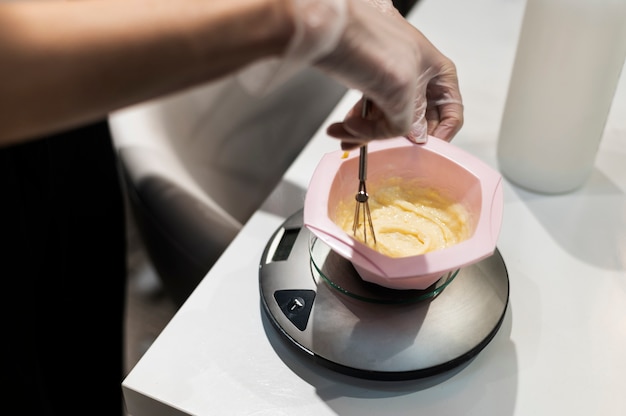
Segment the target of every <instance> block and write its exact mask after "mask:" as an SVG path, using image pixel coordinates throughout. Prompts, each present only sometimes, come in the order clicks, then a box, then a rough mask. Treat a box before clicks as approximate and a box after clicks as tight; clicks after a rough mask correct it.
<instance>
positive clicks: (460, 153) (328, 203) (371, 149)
mask: <svg viewBox="0 0 626 416" xmlns="http://www.w3.org/2000/svg"><path fill="white" fill-rule="evenodd" d="M358 163H359V150H358V149H357V150H353V151H351V152H349V153H348V155H347V156H346V154H345V152H343V151H335V152H331V153H327V154H326V155H324V156H323V157H322V159H321V161H320V162H319V164H318V166H317V167H316V169H315V171H314V173H313V176H312V177H311V181H310V183H309V187H308V189H307V192H306V197H305V201H304V213H303V219H304V226H305V227H307V229H309V230H310V231H311V232H312V233H313V234H314V235H315V236H316V237H317V238H319V239H320V240H322V241H323V242H324V243H325V244H327V245H328V246H329V247H330V249H331V250H333V251H334V252H336V253H337V254H339V255H340V256H342V257H344V258H345V259H347V260H348V261H350V262H351V263H352V265H353V266H354V268H355V269H356V271H357V273H358V274H359V275H360V277H361V278H362V279H363V280H365V281H368V282H371V283H375V284H378V285H380V286H384V287H387V288H392V289H418V290H423V289H427V288H428V287H430V286H431V285H433V284H434V283H435V282H437V280H439V279H440V278H441V277H442V276H443V275H445V274H446V273H448V272H452V271H454V270H457V269H460V268H461V267H464V266H468V265H470V264H473V263H476V262H478V261H480V260H482V259H484V258H487V257H489V256H491V255H492V254H493V253H494V251H495V248H496V241H497V239H498V235H499V233H500V226H501V223H502V209H503V195H502V176H501V175H500V173H499V172H497V171H496V170H494V169H492V168H491V167H490V166H488V165H487V164H485V163H484V162H483V161H481V160H480V159H478V158H476V157H475V156H473V155H471V154H469V153H467V152H466V151H464V150H462V149H460V148H458V147H457V146H455V145H453V144H451V143H448V142H446V141H443V140H440V139H437V138H435V137H429V139H428V141H427V143H425V144H421V145H416V144H414V143H412V142H409V141H408V140H407V139H405V138H402V137H398V138H394V139H388V140H378V141H373V142H371V143H370V144H369V145H368V165H367V167H368V170H367V183H368V186H370V184H373V183H376V182H377V181H382V180H384V179H385V178H388V177H390V176H393V177H396V178H398V177H399V178H401V179H403V178H406V179H407V182H412V183H414V182H415V180H419V181H420V183H421V184H423V185H424V186H428V187H431V188H433V189H435V190H438V191H440V192H441V193H442V194H445V195H446V196H447V197H448V198H450V199H451V200H452V201H455V202H459V203H461V204H462V205H463V206H464V207H465V208H466V210H467V211H468V213H469V218H468V223H469V224H468V226H469V230H470V236H469V237H468V238H467V239H465V240H463V241H461V242H459V243H456V244H454V245H451V246H449V247H446V248H443V249H438V250H434V251H430V252H427V253H424V254H420V255H413V256H408V257H389V256H387V255H384V254H382V253H379V252H378V251H376V250H374V249H373V248H370V247H368V246H367V245H365V244H363V243H362V242H361V241H359V240H357V239H356V238H355V237H353V236H352V234H350V233H347V232H345V231H344V230H343V229H341V228H340V227H339V226H338V225H337V224H336V223H335V218H336V213H337V209H338V207H339V205H340V203H342V201H343V203H345V201H348V200H352V201H354V195H355V194H356V192H357V190H358V183H359V182H358ZM370 189H371V188H370ZM353 203H355V202H353Z"/></svg>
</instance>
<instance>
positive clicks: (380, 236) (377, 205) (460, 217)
mask: <svg viewBox="0 0 626 416" xmlns="http://www.w3.org/2000/svg"><path fill="white" fill-rule="evenodd" d="M368 185H369V184H368ZM370 189H371V190H369V192H368V193H369V201H368V202H369V206H370V211H371V214H372V222H373V223H374V232H375V233H376V245H374V243H373V241H372V239H371V238H369V237H368V239H367V244H368V245H369V246H370V247H372V248H374V249H375V250H376V251H378V252H380V253H382V254H385V255H387V256H390V257H407V256H414V255H418V254H424V253H427V252H429V251H433V250H438V249H441V248H445V247H449V246H451V245H453V244H456V243H459V242H461V241H463V240H465V239H467V238H468V237H469V234H470V230H469V226H468V224H469V213H468V211H467V209H466V208H465V207H464V206H463V205H462V204H460V203H456V202H454V201H451V200H450V199H447V198H446V197H444V196H443V195H441V194H440V193H439V192H437V191H436V190H434V189H430V188H424V187H423V186H419V185H418V184H407V182H406V180H401V179H399V178H393V179H389V180H387V181H386V182H385V183H384V184H379V185H378V186H374V187H371V188H370ZM355 204H356V201H355V200H354V198H348V199H346V200H345V201H343V202H342V203H340V204H339V206H338V208H337V212H336V214H337V215H336V220H335V223H336V224H337V225H339V226H340V227H341V228H342V229H343V230H344V231H346V232H347V233H349V234H350V235H352V234H353V233H352V224H353V220H354V208H355ZM361 221H362V218H361ZM355 237H356V238H357V239H359V240H360V241H361V242H362V241H363V224H362V223H360V224H359V226H358V229H357V234H356V236H355Z"/></svg>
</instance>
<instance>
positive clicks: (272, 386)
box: [123, 0, 626, 416]
mask: <svg viewBox="0 0 626 416" xmlns="http://www.w3.org/2000/svg"><path fill="white" fill-rule="evenodd" d="M524 3H525V2H524V1H523V0H472V1H466V0H420V2H419V3H418V5H417V7H416V8H415V9H414V10H413V12H412V13H411V15H410V20H411V22H413V23H414V24H415V25H416V26H417V27H419V28H420V29H421V30H422V31H423V32H424V33H425V34H426V36H428V37H429V38H430V39H431V40H432V41H433V43H434V44H435V45H437V46H438V47H439V48H440V49H441V50H442V52H444V53H445V54H446V55H448V56H450V57H451V58H452V59H453V60H454V61H455V63H456V64H457V67H458V72H459V77H460V83H461V88H462V92H463V97H464V101H465V106H466V112H465V117H466V123H465V126H464V127H463V129H462V131H461V132H460V133H459V135H458V136H457V137H456V138H455V139H454V143H455V144H456V145H458V146H459V147H461V148H463V149H465V150H467V151H469V152H471V153H473V154H474V155H476V156H477V157H479V158H481V159H483V160H484V161H485V162H487V163H488V164H490V165H492V166H494V167H495V166H496V162H495V147H496V146H495V144H496V140H497V134H498V129H499V122H500V118H501V113H502V109H503V106H504V100H505V96H506V89H507V83H508V79H509V74H510V70H511V67H512V63H513V58H514V54H515V46H516V41H517V35H518V31H519V27H520V23H521V18H522V13H523V7H524ZM357 98H358V94H357V93H356V92H354V91H350V92H348V94H347V95H346V97H345V98H344V99H343V100H342V101H341V102H340V103H339V104H338V105H337V107H336V108H335V110H334V111H333V112H332V114H331V115H330V116H329V118H328V120H327V122H326V123H325V125H326V124H327V123H330V122H331V121H335V120H339V119H341V118H342V117H343V115H344V114H345V112H346V111H347V109H348V108H349V107H350V106H351V105H352V103H354V102H355V100H356V99H357ZM325 125H324V126H322V127H321V128H320V130H319V131H318V133H317V134H316V135H315V136H314V137H313V138H312V140H311V142H310V144H309V145H308V146H307V147H306V148H305V150H304V151H303V152H302V154H301V155H300V156H299V157H298V159H297V160H296V161H295V162H294V164H293V165H292V166H291V168H290V169H289V170H288V171H287V172H286V174H285V176H284V178H283V180H282V182H281V183H280V184H279V186H278V187H277V189H276V191H275V192H274V193H273V194H272V196H271V197H270V198H269V200H268V201H267V203H266V204H265V205H264V207H263V208H262V209H261V210H259V211H258V212H257V213H255V214H254V216H253V217H252V218H251V219H250V221H249V222H248V223H247V224H246V226H245V227H244V229H243V230H242V232H241V233H240V234H239V235H238V237H237V238H236V239H235V240H234V241H233V243H232V244H231V245H230V247H229V248H228V249H227V250H226V252H225V253H224V254H223V256H222V257H221V258H220V260H219V261H218V262H217V264H216V265H215V266H214V267H213V269H212V270H211V271H210V272H209V273H208V274H207V276H206V277H205V279H204V280H203V281H202V282H201V283H200V285H199V286H198V288H197V289H196V291H195V292H194V293H193V294H192V295H191V297H190V298H189V299H188V301H187V302H186V303H185V304H184V305H183V306H182V307H181V309H180V310H179V312H178V313H177V314H176V315H175V316H174V318H173V319H172V320H171V322H170V323H169V324H168V325H167V327H166V328H165V329H164V331H163V332H162V333H161V334H160V336H159V337H158V338H157V339H156V341H155V342H154V343H153V344H152V346H151V348H150V349H149V350H148V351H147V352H146V353H145V355H144V356H143V357H142V359H141V360H140V361H139V363H138V364H137V365H136V366H135V367H134V368H133V370H132V371H131V372H130V374H129V375H128V376H127V378H126V379H125V380H124V382H123V389H124V394H125V398H126V402H127V405H128V410H129V411H130V413H131V414H132V415H133V416H144V415H146V416H147V415H150V416H155V415H157V416H158V415H166V414H167V415H183V414H190V415H272V416H280V415H298V416H304V415H315V416H321V415H362V414H367V415H383V414H384V415H387V414H393V415H404V414H407V415H408V414H420V415H480V416H484V415H498V416H504V415H519V416H528V415H535V416H537V415H550V416H552V415H568V416H574V415H581V416H588V415H602V416H609V415H615V416H623V415H626V394H625V392H626V272H625V270H626V196H625V192H626V76H622V79H621V82H620V85H619V88H618V91H617V93H616V97H615V101H614V104H613V108H612V111H611V114H610V116H609V120H608V123H607V127H606V131H605V135H604V138H603V141H602V145H601V148H600V151H599V154H598V157H597V163H596V169H595V170H594V172H593V175H592V177H591V178H590V180H589V181H588V183H587V184H586V185H585V186H584V187H583V188H582V189H580V190H578V191H576V192H574V193H571V194H567V195H561V196H545V195H538V194H533V193H529V192H525V191H523V190H520V189H519V188H515V187H513V186H512V185H510V184H509V183H508V182H506V183H505V187H504V198H505V209H504V220H503V226H502V231H501V234H500V238H499V241H498V248H499V250H500V252H501V254H502V256H503V258H504V261H505V263H506V266H507V269H508V272H509V279H510V299H509V307H508V309H507V312H506V314H505V318H504V322H503V324H502V327H501V328H500V330H499V331H498V333H497V334H496V336H495V338H494V339H493V340H492V341H491V343H490V344H489V345H487V347H486V348H485V349H484V350H483V351H482V352H481V353H480V354H478V356H477V357H476V358H475V359H474V360H473V361H471V362H470V363H469V365H467V366H466V367H464V368H462V369H461V370H460V371H458V372H456V373H454V374H452V375H446V376H441V377H435V378H431V379H423V380H415V381H393V382H382V381H368V380H363V379H358V378H353V377H349V376H346V375H342V374H339V373H335V372H333V371H331V370H328V369H325V368H322V367H319V366H317V365H316V364H315V363H313V362H312V360H311V361H310V360H307V359H306V358H304V357H302V356H301V355H296V354H295V353H294V352H293V351H292V350H291V349H288V348H286V346H285V343H284V342H282V338H280V335H279V334H278V333H277V332H276V331H275V330H274V328H273V327H272V325H271V324H270V322H269V320H268V319H267V318H266V316H265V314H264V311H263V308H262V306H261V303H260V295H259V286H258V279H259V262H260V259H261V255H262V252H263V250H264V248H265V246H266V244H267V242H268V240H269V239H270V237H271V236H272V234H273V233H274V231H275V230H276V229H277V228H278V227H279V226H280V225H281V223H282V222H283V221H284V220H285V219H286V218H287V217H289V216H290V215H291V214H293V213H294V212H296V211H297V210H299V209H300V208H302V201H303V197H304V193H305V189H306V187H307V184H308V181H309V178H310V176H311V174H312V172H313V170H314V168H315V166H316V164H317V162H318V160H319V159H320V157H321V156H322V154H323V153H325V152H328V151H333V150H336V149H337V148H338V143H337V142H336V141H334V140H332V139H330V138H328V137H326V136H325V134H324V129H325Z"/></svg>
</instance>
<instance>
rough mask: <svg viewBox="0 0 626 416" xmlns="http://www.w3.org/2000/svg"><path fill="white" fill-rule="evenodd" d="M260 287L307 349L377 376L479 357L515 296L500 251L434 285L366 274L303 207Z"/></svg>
mask: <svg viewBox="0 0 626 416" xmlns="http://www.w3.org/2000/svg"><path fill="white" fill-rule="evenodd" d="M259 286H260V292H261V298H262V303H263V307H264V310H265V312H266V313H267V315H268V316H269V318H270V320H271V322H272V323H273V324H274V326H275V327H276V329H277V330H278V331H279V333H280V334H281V335H282V336H284V337H285V338H286V339H287V340H288V341H289V342H291V343H293V344H295V345H296V346H297V347H299V349H300V350H301V351H303V352H304V353H305V354H304V356H305V357H309V358H312V359H314V360H316V361H317V362H319V364H321V365H323V366H326V367H329V368H331V369H333V370H335V371H338V372H341V373H344V374H348V375H352V376H355V377H361V378H367V379H376V380H407V379H417V378H423V377H429V376H432V375H436V374H439V373H443V372H446V371H449V370H452V369H453V368H456V367H457V366H459V365H461V364H463V363H465V362H467V361H468V360H470V359H472V358H473V357H475V356H476V355H477V354H478V353H479V352H480V351H481V350H482V349H483V348H484V347H485V346H486V345H487V344H488V343H489V342H490V341H491V339H492V338H493V337H494V336H495V334H496V333H497V331H498V329H499V328H500V325H501V324H502V320H503V318H504V314H505V312H506V308H507V305H508V298H509V279H508V273H507V271H506V266H505V264H504V261H503V259H502V256H501V255H500V253H499V251H497V250H496V252H495V253H494V255H492V256H491V257H489V258H487V259H484V260H482V261H480V262H478V263H475V264H473V265H471V266H467V267H464V268H462V269H459V270H457V271H455V272H452V273H449V274H447V275H444V276H442V278H441V279H439V281H438V282H436V283H435V284H434V285H432V286H431V287H429V288H427V289H425V290H396V289H389V288H385V287H381V286H378V285H375V284H372V283H369V282H365V281H363V280H362V279H361V278H360V277H359V275H358V274H357V273H356V271H355V270H354V268H353V267H352V264H351V263H350V262H349V261H348V260H346V259H344V258H343V257H341V256H339V255H338V254H336V253H335V252H333V251H332V250H331V249H330V248H328V246H326V245H325V244H324V243H323V242H322V241H321V240H318V239H317V238H316V237H315V236H314V235H313V234H312V233H311V232H310V231H309V230H307V229H306V227H304V226H303V222H302V211H301V210H300V211H298V212H296V213H295V214H294V215H292V216H291V217H289V218H288V219H287V220H286V221H285V222H284V223H283V224H282V225H281V226H280V227H279V228H278V229H277V230H276V232H275V233H274V235H273V236H272V238H271V239H270V241H269V242H268V244H267V246H266V248H265V251H264V253H263V257H262V259H261V264H260V270H259Z"/></svg>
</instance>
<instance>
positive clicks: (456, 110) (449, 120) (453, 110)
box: [429, 103, 464, 142]
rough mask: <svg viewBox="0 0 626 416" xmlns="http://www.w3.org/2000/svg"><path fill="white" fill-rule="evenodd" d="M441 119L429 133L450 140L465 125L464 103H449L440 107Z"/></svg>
mask: <svg viewBox="0 0 626 416" xmlns="http://www.w3.org/2000/svg"><path fill="white" fill-rule="evenodd" d="M438 113H439V121H438V122H437V123H436V126H434V127H433V130H432V132H431V131H430V128H429V133H430V134H432V135H433V136H435V137H438V138H440V139H442V140H446V141H448V142H449V141H450V140H452V139H453V138H454V136H456V134H457V133H458V132H459V130H461V127H463V122H464V119H463V104H461V103H449V104H445V105H441V106H439V107H438Z"/></svg>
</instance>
